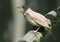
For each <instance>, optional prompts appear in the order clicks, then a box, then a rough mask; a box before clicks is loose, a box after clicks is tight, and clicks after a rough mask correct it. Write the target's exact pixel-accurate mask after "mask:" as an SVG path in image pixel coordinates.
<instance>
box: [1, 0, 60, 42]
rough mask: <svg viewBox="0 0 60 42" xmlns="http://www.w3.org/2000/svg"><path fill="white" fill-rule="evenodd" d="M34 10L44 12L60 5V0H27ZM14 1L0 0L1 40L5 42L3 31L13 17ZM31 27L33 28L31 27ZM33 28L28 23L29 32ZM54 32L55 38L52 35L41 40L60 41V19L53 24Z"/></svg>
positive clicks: (45, 41)
mask: <svg viewBox="0 0 60 42" xmlns="http://www.w3.org/2000/svg"><path fill="white" fill-rule="evenodd" d="M26 1H27V3H28V4H29V5H30V6H31V7H32V9H33V10H34V11H37V12H39V13H42V14H46V13H47V12H49V11H51V10H53V9H55V8H57V7H58V6H60V0H26ZM11 7H12V3H11V0H0V42H5V41H4V39H3V33H4V32H5V31H6V30H7V29H8V21H9V20H11V19H12V8H11ZM30 27H31V28H30ZM32 28H33V26H32V25H30V24H29V23H26V29H27V31H26V32H28V31H29V30H31V29H32ZM52 31H53V34H54V36H55V38H56V40H54V39H53V38H52V37H51V35H49V34H48V35H47V37H45V38H43V40H42V41H41V42H60V19H58V20H57V23H56V24H55V25H54V26H53V29H52Z"/></svg>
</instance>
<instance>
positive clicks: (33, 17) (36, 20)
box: [22, 6, 51, 31]
mask: <svg viewBox="0 0 60 42" xmlns="http://www.w3.org/2000/svg"><path fill="white" fill-rule="evenodd" d="M22 10H23V15H24V17H25V19H26V20H27V21H28V22H29V23H30V24H32V25H34V26H38V27H40V26H43V27H45V29H46V30H47V31H48V29H50V28H51V22H50V20H49V19H47V18H46V17H45V16H44V15H42V14H41V13H38V12H36V11H34V10H32V8H31V7H27V6H22ZM37 30H39V29H37Z"/></svg>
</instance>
